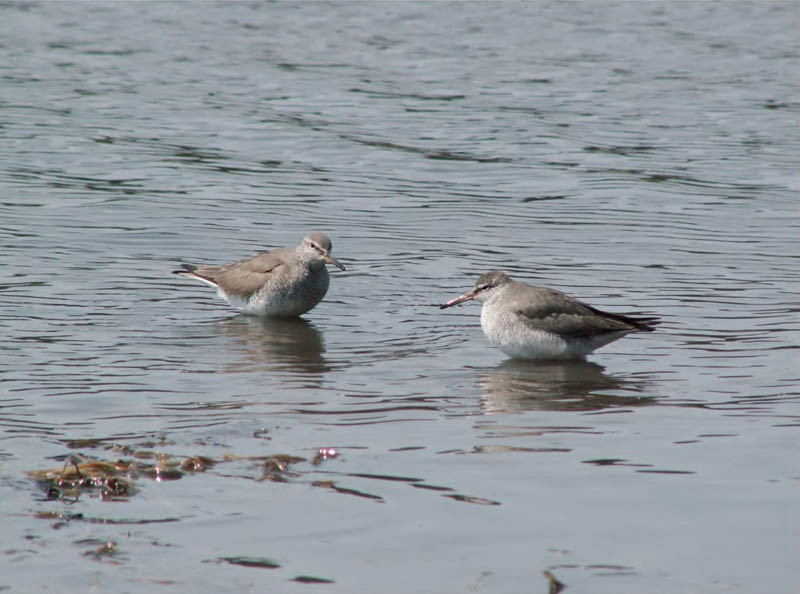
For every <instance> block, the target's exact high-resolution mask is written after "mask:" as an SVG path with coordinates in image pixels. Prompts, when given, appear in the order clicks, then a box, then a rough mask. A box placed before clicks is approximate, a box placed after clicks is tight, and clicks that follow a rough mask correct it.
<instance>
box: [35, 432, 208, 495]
mask: <svg viewBox="0 0 800 594" xmlns="http://www.w3.org/2000/svg"><path fill="white" fill-rule="evenodd" d="M105 449H107V450H110V451H112V452H113V453H120V452H124V453H125V454H126V455H128V456H130V458H127V459H126V458H118V459H116V460H113V461H108V460H98V459H91V458H88V457H85V456H82V455H80V454H70V455H69V456H67V458H66V460H65V461H64V466H63V467H61V468H60V469H48V470H33V471H30V472H29V473H28V475H29V476H30V477H31V478H33V479H34V480H35V481H36V482H37V483H38V484H39V485H40V486H41V487H42V489H43V490H44V491H45V493H47V498H48V499H66V500H77V499H78V497H80V495H81V494H83V493H86V492H91V493H96V494H97V495H98V496H99V497H100V498H101V499H103V500H108V501H118V500H125V499H127V498H129V497H130V496H131V495H134V494H135V493H136V489H135V487H134V481H135V480H136V479H138V478H140V477H145V478H150V479H153V480H157V481H167V480H178V479H180V478H182V477H183V476H184V475H185V474H187V473H197V472H203V471H205V470H207V469H208V468H211V467H212V466H214V464H215V463H216V462H215V461H214V460H213V459H211V458H207V457H205V456H192V457H188V458H187V457H182V458H179V457H173V456H170V455H169V454H165V453H162V452H156V451H151V450H134V449H133V448H130V447H129V446H125V447H124V448H123V447H120V446H115V445H111V446H106V448H105ZM141 460H151V461H152V462H143V461H141Z"/></svg>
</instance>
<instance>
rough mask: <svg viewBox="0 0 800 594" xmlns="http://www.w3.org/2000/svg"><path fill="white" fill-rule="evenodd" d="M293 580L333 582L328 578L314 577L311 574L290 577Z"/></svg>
mask: <svg viewBox="0 0 800 594" xmlns="http://www.w3.org/2000/svg"><path fill="white" fill-rule="evenodd" d="M292 581H293V582H298V583H300V584H333V583H335V582H334V581H333V580H329V579H328V578H321V577H315V576H313V575H298V576H297V577H295V578H293V579H292Z"/></svg>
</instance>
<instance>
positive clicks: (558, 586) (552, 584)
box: [544, 570, 566, 594]
mask: <svg viewBox="0 0 800 594" xmlns="http://www.w3.org/2000/svg"><path fill="white" fill-rule="evenodd" d="M544 577H546V578H547V581H548V583H549V587H548V589H547V594H558V593H559V592H561V590H563V589H564V588H566V586H565V585H564V584H563V583H561V582H559V581H558V578H556V576H555V575H553V572H551V571H548V570H545V571H544Z"/></svg>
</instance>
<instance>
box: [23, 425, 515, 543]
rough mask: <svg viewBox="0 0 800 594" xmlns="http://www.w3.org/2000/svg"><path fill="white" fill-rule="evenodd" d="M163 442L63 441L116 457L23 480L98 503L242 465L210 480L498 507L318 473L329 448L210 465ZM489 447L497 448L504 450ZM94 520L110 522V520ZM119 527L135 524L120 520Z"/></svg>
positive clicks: (331, 454) (229, 457) (68, 459)
mask: <svg viewBox="0 0 800 594" xmlns="http://www.w3.org/2000/svg"><path fill="white" fill-rule="evenodd" d="M165 443H167V441H166V440H165V439H162V440H161V441H160V442H153V441H146V442H142V443H139V444H137V445H119V444H114V443H109V441H108V440H102V439H95V440H92V439H85V440H72V441H70V442H68V445H70V447H78V446H80V447H84V448H89V447H96V448H98V449H102V450H104V451H105V452H108V453H110V454H112V455H114V456H119V457H117V458H115V459H113V460H101V459H99V458H98V457H88V456H86V455H83V454H78V453H72V454H68V455H66V456H64V457H63V458H59V459H63V460H64V464H63V466H62V467H61V468H57V469H48V470H33V471H29V472H28V475H29V476H30V477H31V478H33V479H34V480H35V481H36V482H37V483H38V484H39V486H40V487H41V488H42V490H43V491H44V492H45V493H46V497H47V499H48V500H63V501H68V502H75V501H77V500H78V499H79V498H80V497H81V495H84V494H88V495H89V496H96V497H99V498H100V499H102V500H104V501H126V500H127V499H129V498H130V497H131V496H133V495H135V494H136V493H137V492H138V489H137V487H136V484H137V481H139V480H140V479H142V478H145V479H150V480H154V481H174V480H179V479H181V478H184V477H185V476H187V475H192V474H198V473H203V472H206V471H208V470H210V469H212V468H214V467H216V466H218V465H220V464H233V463H236V462H245V463H247V464H249V465H251V466H252V467H254V469H255V471H256V474H255V475H253V474H250V473H247V474H240V473H237V472H235V473H216V474H215V476H217V477H224V478H230V479H235V478H245V479H250V480H255V481H259V482H261V481H264V482H273V483H299V482H305V483H306V484H309V485H311V486H312V487H317V488H320V489H327V490H329V491H333V492H335V493H339V494H342V495H352V496H355V497H360V498H362V499H368V500H371V501H375V502H378V503H382V502H384V501H385V499H384V497H383V496H382V495H379V494H377V493H371V492H369V491H365V490H362V489H360V488H355V487H352V486H345V485H342V484H341V482H343V481H345V480H358V481H364V480H367V481H373V482H374V481H380V482H390V483H405V484H407V485H408V486H410V487H414V488H415V489H425V490H429V491H433V492H437V491H438V492H440V493H442V496H444V497H448V498H450V499H452V500H454V501H460V502H465V503H473V504H477V505H500V502H499V501H493V500H491V499H485V498H483V497H475V496H472V495H464V494H458V493H455V489H453V488H451V487H447V486H444V485H429V484H427V483H426V482H425V479H423V478H419V477H413V476H399V475H392V474H379V473H367V472H337V471H331V470H324V469H322V468H321V467H322V465H323V464H324V463H325V462H328V461H331V460H335V459H337V458H338V457H339V455H340V454H339V451H338V450H337V449H336V448H332V447H321V448H318V449H317V450H316V453H315V454H314V455H313V456H312V457H311V459H308V458H304V457H302V456H294V455H291V454H272V455H264V456H239V455H236V454H231V453H227V454H224V455H223V456H222V457H221V458H220V459H219V460H215V459H213V458H209V457H207V456H199V455H198V456H177V455H173V454H169V453H167V452H164V451H163V450H159V449H158V447H159V446H160V445H162V444H165ZM494 447H500V448H503V447H504V446H494ZM486 451H494V450H493V449H492V447H487V449H486ZM462 453H464V452H462ZM320 474H322V475H327V476H326V477H325V478H322V479H320V478H319V477H312V476H309V475H320ZM331 475H332V477H331ZM328 477H331V478H328ZM42 517H43V516H42ZM49 519H55V520H57V521H58V522H61V523H66V522H69V521H71V520H80V521H93V520H90V519H87V518H83V517H82V516H80V515H75V516H68V515H62V516H60V517H49ZM97 521H98V522H106V521H108V522H111V520H97ZM165 521H173V520H172V519H169V520H165ZM114 522H116V520H114ZM121 522H123V523H128V522H135V521H130V520H122V521H121ZM56 527H59V526H56Z"/></svg>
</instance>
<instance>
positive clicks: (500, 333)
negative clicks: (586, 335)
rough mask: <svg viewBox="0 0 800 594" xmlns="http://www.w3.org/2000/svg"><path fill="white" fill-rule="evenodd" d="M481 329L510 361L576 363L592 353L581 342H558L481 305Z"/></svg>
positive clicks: (557, 338) (516, 318) (514, 317)
mask: <svg viewBox="0 0 800 594" xmlns="http://www.w3.org/2000/svg"><path fill="white" fill-rule="evenodd" d="M481 328H483V333H484V334H485V335H486V338H488V339H489V342H490V343H492V344H493V345H494V346H496V347H497V348H499V349H500V350H501V351H503V352H504V353H505V354H506V355H508V356H509V357H512V358H514V359H576V358H580V357H583V356H584V355H586V354H588V353H590V352H591V351H592V350H594V349H593V348H592V347H591V345H589V344H587V343H585V342H584V341H575V340H569V339H565V338H562V337H561V336H558V335H557V334H553V333H552V332H545V331H544V330H537V329H535V328H531V327H530V326H528V325H526V324H525V323H524V322H523V321H522V320H520V319H519V318H518V317H517V316H516V314H513V313H497V312H494V311H492V309H491V308H489V310H488V312H487V307H486V305H484V307H483V309H482V310H481Z"/></svg>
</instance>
